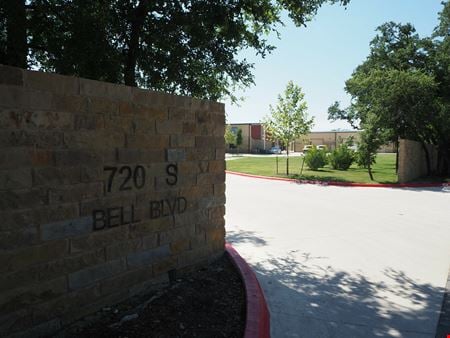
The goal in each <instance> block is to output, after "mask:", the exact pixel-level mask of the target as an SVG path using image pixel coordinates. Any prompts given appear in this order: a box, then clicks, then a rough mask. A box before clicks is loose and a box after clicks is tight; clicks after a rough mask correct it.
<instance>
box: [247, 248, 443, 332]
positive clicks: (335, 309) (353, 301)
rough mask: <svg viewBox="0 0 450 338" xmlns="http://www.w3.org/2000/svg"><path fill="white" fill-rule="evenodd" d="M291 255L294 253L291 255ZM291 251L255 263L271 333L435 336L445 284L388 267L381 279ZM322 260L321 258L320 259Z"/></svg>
mask: <svg viewBox="0 0 450 338" xmlns="http://www.w3.org/2000/svg"><path fill="white" fill-rule="evenodd" d="M294 255H295V257H294ZM320 259H327V258H326V257H312V256H311V255H309V254H306V253H305V254H300V255H299V254H298V253H295V252H292V253H290V254H289V255H288V256H287V257H273V258H270V259H268V260H266V261H264V262H263V263H259V264H257V265H256V266H253V267H254V269H255V270H256V272H257V276H258V279H259V281H260V283H261V286H262V287H263V289H264V292H265V294H266V298H267V301H268V304H269V308H270V312H271V322H272V325H271V326H272V337H273V338H277V337H345V338H347V337H365V338H366V337H413V338H418V337H434V335H435V332H436V326H437V321H438V318H439V313H440V309H441V304H442V297H443V293H444V289H443V288H436V287H434V286H432V285H430V284H422V283H419V282H417V281H414V280H413V279H411V278H409V277H408V276H407V275H405V274H404V273H403V272H402V271H396V270H393V269H387V270H385V271H383V272H382V274H383V277H382V279H383V282H373V281H370V280H368V279H367V278H365V277H364V276H363V275H362V274H350V273H348V272H346V271H336V270H335V269H333V268H332V267H331V266H327V267H326V268H325V267H324V266H325V265H324V264H321V265H319V264H318V260H320ZM322 263H323V261H322Z"/></svg>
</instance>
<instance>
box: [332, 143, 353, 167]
mask: <svg viewBox="0 0 450 338" xmlns="http://www.w3.org/2000/svg"><path fill="white" fill-rule="evenodd" d="M329 161H330V165H331V167H332V168H333V169H337V170H347V169H348V168H350V166H351V165H352V163H353V162H354V161H355V153H354V151H353V150H351V149H349V147H347V145H345V144H341V145H340V146H339V147H337V148H336V149H334V150H333V151H332V152H331V154H330V157H329Z"/></svg>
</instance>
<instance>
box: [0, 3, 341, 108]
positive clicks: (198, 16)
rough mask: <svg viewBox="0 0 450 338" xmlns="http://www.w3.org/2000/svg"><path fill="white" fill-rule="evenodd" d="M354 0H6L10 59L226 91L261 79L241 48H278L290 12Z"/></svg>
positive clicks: (201, 92)
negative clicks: (273, 37)
mask: <svg viewBox="0 0 450 338" xmlns="http://www.w3.org/2000/svg"><path fill="white" fill-rule="evenodd" d="M348 2H349V0H227V1H222V0H168V1H162V0H154V1H150V0H92V1H85V0H28V1H25V0H1V2H0V15H1V17H0V63H4V64H10V65H16V66H21V67H25V66H27V65H28V66H33V67H37V68H39V69H42V70H46V71H55V72H57V73H61V74H68V75H78V76H82V77H87V78H92V79H98V80H105V81H110V82H116V83H125V84H127V85H131V86H136V85H139V86H142V87H146V88H151V89H155V90H163V91H167V92H171V93H178V94H185V95H191V96H195V97H199V98H208V99H215V100H216V99H219V98H221V97H224V96H232V91H233V87H234V86H248V85H250V84H252V83H253V76H252V73H251V71H252V67H253V65H252V64H251V63H249V62H248V61H247V60H245V59H240V58H239V57H238V53H239V51H241V50H243V49H253V50H254V51H255V52H256V53H257V54H259V55H261V56H262V57H264V56H265V55H266V54H267V53H269V52H270V51H271V50H272V49H273V48H274V47H273V46H271V45H270V44H268V42H267V41H266V38H267V34H269V33H271V32H274V31H276V28H277V26H278V25H280V24H282V19H281V18H282V12H283V11H286V12H287V13H288V14H289V16H290V18H291V19H292V20H293V21H294V23H295V24H296V25H298V26H301V25H305V23H306V22H307V21H308V20H310V19H311V18H312V16H313V15H314V14H315V13H316V12H317V10H318V8H319V7H320V6H321V5H322V4H324V3H340V4H343V5H345V4H347V3H348ZM11 40H14V41H16V42H17V43H18V44H17V48H13V47H12V45H11V44H10V43H9V44H8V43H6V42H8V41H11ZM3 42H5V43H3ZM24 60H25V63H24Z"/></svg>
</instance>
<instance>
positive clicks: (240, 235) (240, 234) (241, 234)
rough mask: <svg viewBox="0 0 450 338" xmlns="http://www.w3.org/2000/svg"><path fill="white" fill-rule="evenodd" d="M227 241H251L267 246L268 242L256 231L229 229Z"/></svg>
mask: <svg viewBox="0 0 450 338" xmlns="http://www.w3.org/2000/svg"><path fill="white" fill-rule="evenodd" d="M227 242H229V243H231V244H234V243H237V244H239V243H251V244H254V245H255V246H266V245H267V242H266V241H265V240H264V239H262V238H261V237H259V236H257V234H256V232H254V231H244V230H240V231H227Z"/></svg>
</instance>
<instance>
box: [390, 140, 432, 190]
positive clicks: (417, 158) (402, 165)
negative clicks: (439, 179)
mask: <svg viewBox="0 0 450 338" xmlns="http://www.w3.org/2000/svg"><path fill="white" fill-rule="evenodd" d="M427 148H428V153H429V154H430V162H431V170H432V171H435V170H436V168H437V162H438V161H437V157H438V156H437V150H436V147H434V146H432V145H427ZM398 155H399V158H398V182H399V183H405V182H409V181H412V180H414V179H416V178H420V177H423V176H426V175H427V162H426V157H425V151H424V150H423V148H422V145H421V144H420V143H419V142H416V141H410V140H400V143H399V151H398Z"/></svg>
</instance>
